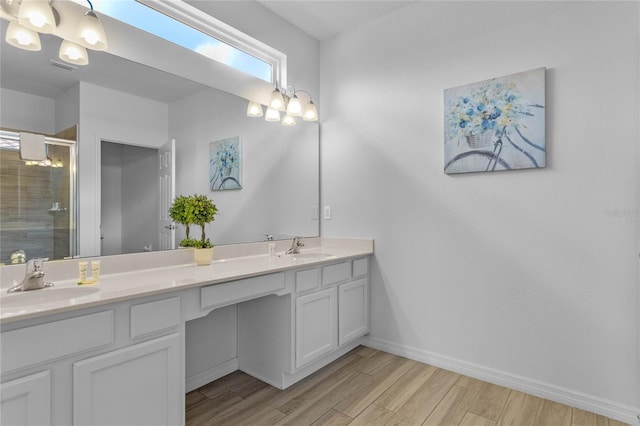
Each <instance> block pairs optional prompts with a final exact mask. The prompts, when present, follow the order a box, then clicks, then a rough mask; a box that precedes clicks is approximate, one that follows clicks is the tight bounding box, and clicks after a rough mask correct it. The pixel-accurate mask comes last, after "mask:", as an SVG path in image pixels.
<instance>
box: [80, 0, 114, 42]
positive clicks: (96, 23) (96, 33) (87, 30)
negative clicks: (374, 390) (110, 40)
mask: <svg viewBox="0 0 640 426" xmlns="http://www.w3.org/2000/svg"><path fill="white" fill-rule="evenodd" d="M87 3H89V6H90V7H91V9H90V10H88V11H87V12H86V13H85V14H84V16H83V17H82V18H81V19H80V23H79V24H78V37H80V40H79V41H78V42H79V43H80V44H81V45H83V46H84V47H86V48H87V49H92V50H106V49H107V36H106V34H105V32H104V27H103V26H102V22H100V20H99V19H98V16H97V15H96V13H95V12H94V11H93V4H92V3H91V1H89V0H87Z"/></svg>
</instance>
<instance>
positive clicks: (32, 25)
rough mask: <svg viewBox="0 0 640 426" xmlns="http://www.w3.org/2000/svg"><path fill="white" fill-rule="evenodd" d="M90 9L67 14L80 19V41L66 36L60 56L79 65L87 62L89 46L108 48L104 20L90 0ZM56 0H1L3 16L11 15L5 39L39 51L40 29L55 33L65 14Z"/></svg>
mask: <svg viewBox="0 0 640 426" xmlns="http://www.w3.org/2000/svg"><path fill="white" fill-rule="evenodd" d="M86 1H87V3H89V8H90V9H89V10H88V11H87V12H86V13H85V14H84V15H83V16H80V17H66V16H65V17H64V19H68V20H69V21H71V22H74V21H76V22H77V36H76V41H75V42H74V41H70V40H64V39H63V40H62V43H61V45H60V50H59V54H58V55H59V57H60V59H62V60H63V61H65V62H68V63H70V64H75V65H87V64H88V63H89V56H88V54H87V49H92V50H106V49H107V36H106V34H105V31H104V27H103V26H102V23H101V22H100V20H99V19H98V16H97V15H96V13H95V12H94V11H93V4H92V3H91V1H90V0H86ZM52 2H53V0H0V12H1V13H0V16H2V17H3V18H5V19H9V20H10V22H9V26H8V28H7V33H6V35H5V40H6V42H7V43H9V44H10V45H12V46H14V47H17V48H19V49H23V50H28V51H32V52H35V51H39V50H41V48H42V46H41V44H40V36H39V33H42V34H52V33H55V31H56V27H57V24H58V23H59V22H60V20H61V19H62V17H61V16H60V14H59V12H58V11H57V10H56V9H55V8H54V7H53V6H52Z"/></svg>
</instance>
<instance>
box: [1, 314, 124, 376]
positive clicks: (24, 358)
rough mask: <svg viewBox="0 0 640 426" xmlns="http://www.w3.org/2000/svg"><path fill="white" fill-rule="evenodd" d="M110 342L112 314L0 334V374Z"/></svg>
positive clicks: (84, 317) (94, 315)
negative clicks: (0, 342) (0, 347)
mask: <svg viewBox="0 0 640 426" xmlns="http://www.w3.org/2000/svg"><path fill="white" fill-rule="evenodd" d="M111 343H113V311H111V310H109V311H103V312H98V313H95V314H90V315H83V316H79V317H74V318H69V319H65V320H60V321H54V322H49V323H46V324H40V325H34V326H31V327H25V328H20V329H17V330H12V331H7V332H4V333H2V345H1V346H2V352H1V353H2V372H3V373H5V372H7V371H12V370H17V369H19V368H23V367H27V366H30V365H34V364H38V363H41V362H45V361H50V360H54V359H57V358H62V357H65V356H68V355H72V354H76V353H79V352H84V351H88V350H91V349H96V348H99V347H101V346H106V345H109V344H111Z"/></svg>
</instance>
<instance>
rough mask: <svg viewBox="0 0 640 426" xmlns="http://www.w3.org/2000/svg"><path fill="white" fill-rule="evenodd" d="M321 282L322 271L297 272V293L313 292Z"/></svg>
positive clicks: (316, 269)
mask: <svg viewBox="0 0 640 426" xmlns="http://www.w3.org/2000/svg"><path fill="white" fill-rule="evenodd" d="M319 282H320V269H318V268H313V269H306V270H304V271H296V293H302V292H304V291H308V290H313V289H314V288H316V287H318V283H319Z"/></svg>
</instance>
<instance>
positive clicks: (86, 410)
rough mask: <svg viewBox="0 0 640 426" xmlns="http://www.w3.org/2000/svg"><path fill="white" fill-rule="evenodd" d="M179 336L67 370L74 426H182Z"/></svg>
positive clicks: (112, 354) (122, 351) (86, 361)
mask: <svg viewBox="0 0 640 426" xmlns="http://www.w3.org/2000/svg"><path fill="white" fill-rule="evenodd" d="M180 348H181V344H180V335H179V334H177V333H176V334H171V335H168V336H164V337H160V338H157V339H154V340H150V341H147V342H143V343H139V344H137V345H134V346H130V347H127V348H124V349H120V350H116V351H113V352H109V353H106V354H103V355H100V356H96V357H94V358H89V359H86V360H83V361H79V362H76V363H74V364H73V423H74V424H75V425H182V424H184V379H183V371H184V369H183V366H182V362H181V356H180V353H181V350H180Z"/></svg>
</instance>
